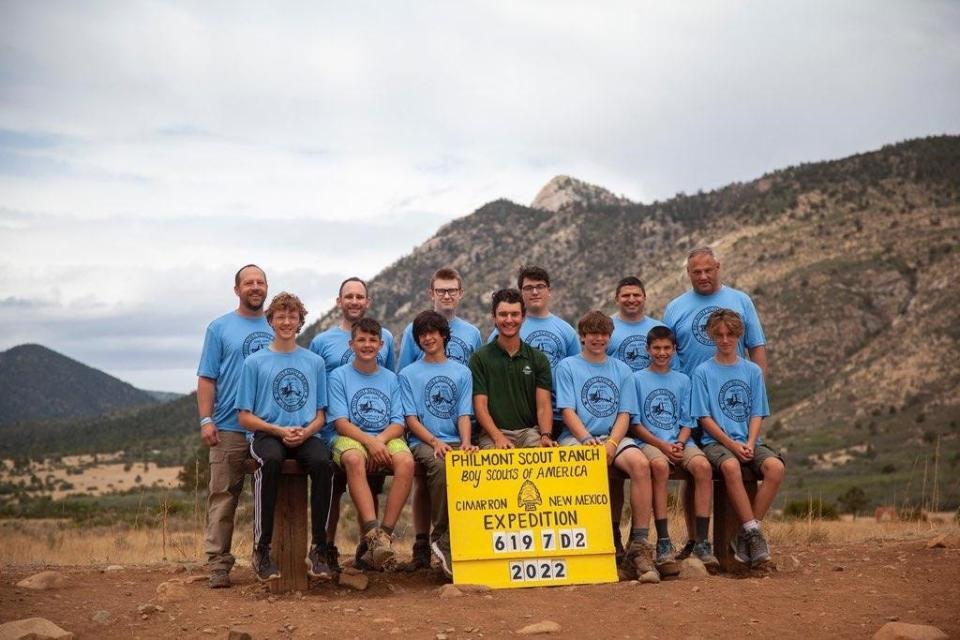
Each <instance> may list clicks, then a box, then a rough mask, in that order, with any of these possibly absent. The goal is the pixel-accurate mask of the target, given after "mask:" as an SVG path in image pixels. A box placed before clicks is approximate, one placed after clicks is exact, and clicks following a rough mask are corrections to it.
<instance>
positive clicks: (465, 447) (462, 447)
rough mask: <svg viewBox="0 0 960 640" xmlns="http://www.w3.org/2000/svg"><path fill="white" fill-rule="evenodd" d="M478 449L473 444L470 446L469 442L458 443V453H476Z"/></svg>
mask: <svg viewBox="0 0 960 640" xmlns="http://www.w3.org/2000/svg"><path fill="white" fill-rule="evenodd" d="M479 449H480V447H478V446H477V445H475V444H470V443H469V442H461V443H460V451H477V450H479Z"/></svg>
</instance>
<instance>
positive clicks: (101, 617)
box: [90, 609, 113, 625]
mask: <svg viewBox="0 0 960 640" xmlns="http://www.w3.org/2000/svg"><path fill="white" fill-rule="evenodd" d="M90 619H91V620H93V621H94V622H96V623H97V624H102V625H108V624H110V623H111V622H112V621H113V616H111V615H110V612H109V611H107V610H106V609H98V610H97V611H94V612H93V615H92V616H90Z"/></svg>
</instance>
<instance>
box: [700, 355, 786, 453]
mask: <svg viewBox="0 0 960 640" xmlns="http://www.w3.org/2000/svg"><path fill="white" fill-rule="evenodd" d="M691 383H692V398H691V408H690V414H691V415H692V416H693V417H694V418H702V417H704V416H709V417H711V418H713V420H714V421H715V422H716V423H717V424H718V425H720V428H721V429H723V431H724V432H725V433H726V434H727V435H728V436H730V438H731V439H733V440H735V441H737V442H741V443H743V442H746V441H747V436H748V435H749V425H750V418H753V417H755V416H760V417H766V416H768V415H770V406H769V405H768V404H767V389H766V387H765V386H764V383H763V372H762V371H761V370H760V367H759V366H757V365H756V364H754V363H753V362H750V361H749V360H745V359H743V358H738V359H737V362H736V363H735V364H720V363H719V362H717V361H716V360H715V359H714V358H710V359H709V360H707V361H706V362H704V363H702V364H701V365H700V366H699V367H697V370H696V371H694V372H693V379H692V380H691ZM702 442H703V444H705V445H707V444H712V443H714V442H716V440H715V439H714V438H712V437H711V436H710V434H709V433H707V431H706V429H704V431H703V438H702ZM757 442H760V440H757Z"/></svg>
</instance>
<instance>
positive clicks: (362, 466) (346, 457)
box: [340, 449, 367, 474]
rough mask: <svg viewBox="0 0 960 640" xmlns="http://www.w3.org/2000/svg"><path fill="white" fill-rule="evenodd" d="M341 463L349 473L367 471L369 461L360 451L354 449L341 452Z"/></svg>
mask: <svg viewBox="0 0 960 640" xmlns="http://www.w3.org/2000/svg"><path fill="white" fill-rule="evenodd" d="M340 465H341V466H342V467H343V470H344V471H345V472H346V473H347V474H354V473H358V472H361V471H362V472H364V473H366V468H367V461H366V459H365V458H364V457H363V455H362V454H361V453H360V452H359V451H357V450H355V449H353V450H350V451H344V452H343V453H342V454H340Z"/></svg>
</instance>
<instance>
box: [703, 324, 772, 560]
mask: <svg viewBox="0 0 960 640" xmlns="http://www.w3.org/2000/svg"><path fill="white" fill-rule="evenodd" d="M743 330H744V329H743V320H741V318H740V316H739V315H738V314H737V313H736V312H735V311H731V310H730V309H717V310H716V311H714V312H713V313H711V314H710V317H709V318H708V319H707V335H708V336H709V337H710V339H711V340H713V341H714V343H715V344H716V354H715V355H714V356H713V358H711V359H709V360H707V361H705V362H703V363H701V364H700V365H699V366H698V367H697V368H696V369H695V370H694V372H693V381H692V384H693V396H692V410H691V414H692V415H693V417H694V418H697V419H699V421H700V426H701V427H703V430H704V434H703V439H702V444H703V453H704V454H705V455H706V456H707V459H708V460H710V464H711V465H713V468H714V469H717V470H719V471H720V473H721V474H723V481H724V483H725V485H726V488H727V495H728V496H729V498H730V503H731V505H732V506H733V510H734V512H735V513H736V514H737V516H738V517H739V518H740V522H741V523H743V526H742V529H741V531H740V533H739V534H738V535H737V538H736V540H731V541H730V546H731V547H732V548H733V552H734V557H735V558H736V559H737V561H738V562H742V563H744V564H749V565H750V566H751V567H756V566H758V565H760V564H763V563H764V562H766V561H768V560H769V559H770V549H769V547H768V546H767V541H766V540H765V539H764V537H763V533H761V531H760V520H762V519H763V516H764V515H765V514H766V513H767V509H769V508H770V505H771V504H773V499H774V497H776V495H777V489H778V488H779V487H780V483H781V482H782V481H783V475H784V466H783V459H782V458H781V457H780V455H779V454H778V453H777V452H776V451H774V450H773V449H771V448H770V447H768V446H766V445H765V444H762V443H761V442H760V423H761V422H763V419H764V418H765V417H766V416H768V415H770V409H769V408H768V405H767V390H766V387H765V386H764V383H763V373H762V372H761V370H760V367H758V366H757V365H756V364H754V363H753V362H750V361H749V360H744V359H743V358H741V357H740V356H739V355H738V354H737V343H738V342H739V340H740V337H741V336H742V335H743ZM741 465H743V466H747V467H750V468H751V469H752V470H753V471H754V473H756V474H757V475H758V476H761V477H762V478H763V482H762V483H761V485H760V489H759V490H758V491H757V495H756V497H755V498H754V499H753V503H752V504H751V502H750V497H749V496H748V495H747V491H746V489H745V488H744V486H743V476H742V474H741V470H740V467H741Z"/></svg>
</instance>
